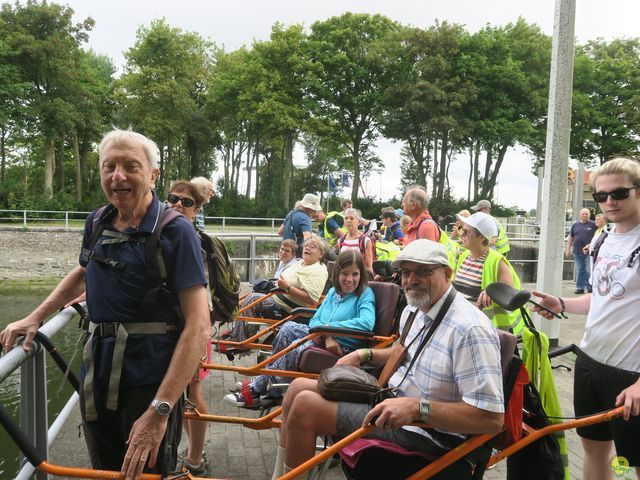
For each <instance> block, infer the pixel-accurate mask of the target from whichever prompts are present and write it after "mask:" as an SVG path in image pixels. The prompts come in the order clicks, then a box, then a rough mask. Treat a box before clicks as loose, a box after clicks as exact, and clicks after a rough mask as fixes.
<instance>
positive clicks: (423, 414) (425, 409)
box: [419, 398, 431, 422]
mask: <svg viewBox="0 0 640 480" xmlns="http://www.w3.org/2000/svg"><path fill="white" fill-rule="evenodd" d="M419 412H420V420H421V421H423V422H426V421H427V420H428V419H429V415H431V404H430V403H429V401H428V400H427V399H426V398H421V399H420V407H419Z"/></svg>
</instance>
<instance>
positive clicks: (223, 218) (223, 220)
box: [222, 217, 227, 233]
mask: <svg viewBox="0 0 640 480" xmlns="http://www.w3.org/2000/svg"><path fill="white" fill-rule="evenodd" d="M226 220H227V217H222V233H224V227H225V226H226Z"/></svg>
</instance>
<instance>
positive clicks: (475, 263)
mask: <svg viewBox="0 0 640 480" xmlns="http://www.w3.org/2000/svg"><path fill="white" fill-rule="evenodd" d="M486 260H487V253H484V254H483V255H482V256H480V257H478V258H476V259H473V258H471V256H469V257H467V259H466V260H465V261H464V263H463V264H462V265H460V268H459V269H458V272H457V273H456V278H455V279H454V280H453V286H454V287H455V288H456V290H457V291H458V292H460V293H461V294H462V295H463V296H464V298H466V299H467V300H469V301H470V302H476V301H477V300H478V296H480V292H481V291H482V269H483V268H484V263H485V261H486Z"/></svg>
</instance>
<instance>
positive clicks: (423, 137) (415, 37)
mask: <svg viewBox="0 0 640 480" xmlns="http://www.w3.org/2000/svg"><path fill="white" fill-rule="evenodd" d="M466 37H467V33H466V32H465V31H464V29H463V28H462V27H461V26H459V25H451V24H448V23H446V22H444V23H442V24H439V23H436V25H434V26H433V27H431V28H429V29H428V30H421V29H417V28H412V29H406V30H405V31H404V32H403V34H402V43H401V44H399V45H398V46H399V48H398V53H397V57H398V58H399V62H398V67H397V68H396V69H395V71H396V80H395V81H394V82H393V83H392V85H391V86H390V87H389V88H388V89H387V91H386V94H385V98H384V100H385V105H386V107H387V108H386V113H385V115H384V117H383V118H384V120H383V132H384V133H385V135H387V136H389V137H391V138H395V139H398V140H402V141H403V142H405V145H406V147H407V148H406V150H404V151H403V160H404V171H405V172H406V173H407V174H408V175H409V176H410V177H411V182H410V183H409V184H412V183H417V184H420V185H423V186H425V187H426V186H427V177H428V175H429V174H432V176H433V195H432V196H433V197H434V198H437V197H441V196H443V195H444V194H445V185H446V184H447V183H448V179H447V172H448V165H449V162H450V157H451V152H452V151H453V150H454V149H455V144H456V143H459V142H460V139H461V138H462V133H461V132H460V130H461V129H463V128H464V122H463V119H462V113H463V108H464V106H465V105H466V104H467V103H468V102H469V101H471V100H472V99H474V98H475V86H474V85H473V83H472V82H471V81H470V80H469V79H468V78H466V76H465V75H464V72H463V71H462V70H461V65H460V64H461V58H462V56H463V54H464V52H463V50H462V47H463V45H464V41H465V39H466ZM438 153H439V155H440V159H439V162H438V158H437V156H438ZM432 160H433V161H434V162H433V165H432V164H431V161H432Z"/></svg>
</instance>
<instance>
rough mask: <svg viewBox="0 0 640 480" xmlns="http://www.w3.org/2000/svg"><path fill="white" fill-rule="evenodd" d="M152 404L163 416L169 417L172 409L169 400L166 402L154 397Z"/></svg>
mask: <svg viewBox="0 0 640 480" xmlns="http://www.w3.org/2000/svg"><path fill="white" fill-rule="evenodd" d="M151 406H152V407H153V409H154V410H155V411H156V412H158V415H162V416H163V417H168V416H169V414H170V413H171V410H172V408H171V405H169V402H164V401H162V400H158V399H157V398H154V399H153V401H152V402H151Z"/></svg>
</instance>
